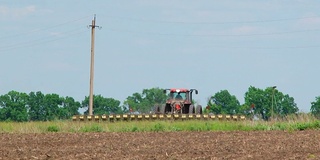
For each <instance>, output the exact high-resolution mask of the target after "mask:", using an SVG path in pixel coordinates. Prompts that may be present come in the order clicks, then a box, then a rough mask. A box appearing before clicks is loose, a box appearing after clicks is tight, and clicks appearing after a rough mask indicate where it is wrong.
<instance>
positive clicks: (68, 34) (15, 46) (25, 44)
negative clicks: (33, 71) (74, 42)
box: [0, 30, 88, 52]
mask: <svg viewBox="0 0 320 160" xmlns="http://www.w3.org/2000/svg"><path fill="white" fill-rule="evenodd" d="M84 32H88V30H84V31H78V30H73V31H67V32H62V33H61V34H62V35H63V36H62V37H60V38H54V39H48V38H40V39H36V40H33V41H27V42H21V43H17V44H13V45H9V46H2V47H1V48H0V51H1V52H4V51H8V50H14V49H19V48H27V47H31V46H36V45H41V44H45V43H49V42H54V41H58V40H61V39H67V38H71V37H74V35H79V34H82V33H84Z"/></svg>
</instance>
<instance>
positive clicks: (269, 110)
mask: <svg viewBox="0 0 320 160" xmlns="http://www.w3.org/2000/svg"><path fill="white" fill-rule="evenodd" d="M245 105H247V106H254V115H257V116H259V117H261V118H262V119H264V120H269V119H270V117H271V116H274V117H280V118H281V117H284V116H286V115H288V114H292V113H297V112H298V111H299V109H298V107H297V105H296V103H295V102H294V98H292V97H290V96H289V95H287V94H283V93H282V92H280V91H278V90H277V89H275V88H273V87H268V88H266V89H265V90H262V89H259V88H255V87H253V86H250V87H249V89H248V91H247V92H246V93H245Z"/></svg>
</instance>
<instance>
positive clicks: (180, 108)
mask: <svg viewBox="0 0 320 160" xmlns="http://www.w3.org/2000/svg"><path fill="white" fill-rule="evenodd" d="M163 91H164V93H165V94H167V91H169V93H168V94H167V96H168V99H167V100H166V104H163V105H162V106H156V107H155V113H161V114H202V107H201V105H197V106H196V107H195V106H194V105H193V104H192V93H193V91H195V93H196V94H198V90H196V89H190V90H189V89H184V88H181V89H177V88H172V89H164V90H163Z"/></svg>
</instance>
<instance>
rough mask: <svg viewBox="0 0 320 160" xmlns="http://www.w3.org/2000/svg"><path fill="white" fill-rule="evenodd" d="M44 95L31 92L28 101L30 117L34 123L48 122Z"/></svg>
mask: <svg viewBox="0 0 320 160" xmlns="http://www.w3.org/2000/svg"><path fill="white" fill-rule="evenodd" d="M44 96H45V95H44V94H43V93H41V92H40V91H38V92H30V93H29V99H28V107H29V112H28V113H29V117H30V120H32V121H44V120H46V113H45V112H46V107H45V104H44Z"/></svg>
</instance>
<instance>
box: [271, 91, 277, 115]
mask: <svg viewBox="0 0 320 160" xmlns="http://www.w3.org/2000/svg"><path fill="white" fill-rule="evenodd" d="M276 88H277V86H273V87H272V97H271V120H273V99H274V90H275V89H276Z"/></svg>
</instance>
